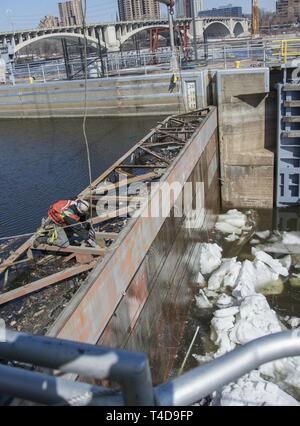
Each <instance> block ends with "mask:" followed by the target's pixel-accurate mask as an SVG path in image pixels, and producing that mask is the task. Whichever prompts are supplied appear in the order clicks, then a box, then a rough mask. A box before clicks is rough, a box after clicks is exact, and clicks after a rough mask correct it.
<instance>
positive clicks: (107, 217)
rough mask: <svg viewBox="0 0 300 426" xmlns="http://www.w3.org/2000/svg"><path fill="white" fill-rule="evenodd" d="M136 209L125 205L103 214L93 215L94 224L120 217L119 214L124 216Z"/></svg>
mask: <svg viewBox="0 0 300 426" xmlns="http://www.w3.org/2000/svg"><path fill="white" fill-rule="evenodd" d="M134 210H135V209H134V208H131V207H123V208H122V209H119V210H114V211H112V212H109V213H105V214H103V215H101V216H97V217H93V219H92V224H93V225H98V224H99V223H103V222H106V221H108V220H110V219H114V218H116V217H119V216H123V217H124V216H127V215H128V214H129V213H130V212H133V211H134Z"/></svg>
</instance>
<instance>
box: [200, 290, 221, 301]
mask: <svg viewBox="0 0 300 426" xmlns="http://www.w3.org/2000/svg"><path fill="white" fill-rule="evenodd" d="M203 291H204V293H205V294H206V296H207V297H208V298H209V299H217V298H218V297H219V294H218V293H217V292H216V291H213V290H209V289H208V288H205V289H204V290H203Z"/></svg>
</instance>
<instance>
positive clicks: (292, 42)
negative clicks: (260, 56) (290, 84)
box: [272, 38, 300, 64]
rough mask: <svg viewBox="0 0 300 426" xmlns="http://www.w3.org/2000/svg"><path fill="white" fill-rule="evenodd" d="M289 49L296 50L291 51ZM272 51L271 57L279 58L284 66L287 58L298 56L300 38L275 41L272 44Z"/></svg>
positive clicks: (299, 52)
mask: <svg viewBox="0 0 300 426" xmlns="http://www.w3.org/2000/svg"><path fill="white" fill-rule="evenodd" d="M291 48H292V49H295V48H296V49H297V50H291ZM272 49H273V50H274V51H275V53H274V54H273V55H274V56H279V59H280V60H281V62H283V63H284V64H286V63H287V62H288V59H289V58H292V57H298V56H300V38H290V39H283V40H275V41H274V42H273V43H272ZM298 49H299V50H298Z"/></svg>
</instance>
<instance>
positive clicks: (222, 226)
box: [215, 222, 242, 235]
mask: <svg viewBox="0 0 300 426" xmlns="http://www.w3.org/2000/svg"><path fill="white" fill-rule="evenodd" d="M215 228H216V229H217V231H220V232H222V233H223V234H237V235H241V233H242V229H241V228H237V227H236V226H233V225H231V224H230V223H226V222H217V223H216V226H215Z"/></svg>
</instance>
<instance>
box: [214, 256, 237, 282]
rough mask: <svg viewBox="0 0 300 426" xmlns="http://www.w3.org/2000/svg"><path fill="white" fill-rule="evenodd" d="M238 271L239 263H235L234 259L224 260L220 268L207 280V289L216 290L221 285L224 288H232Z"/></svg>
mask: <svg viewBox="0 0 300 426" xmlns="http://www.w3.org/2000/svg"><path fill="white" fill-rule="evenodd" d="M240 269H241V263H240V262H237V261H236V257H235V258H232V259H224V260H223V262H222V264H221V266H220V268H219V269H217V270H216V271H215V272H214V273H213V274H212V275H211V277H210V279H209V280H208V288H209V289H210V290H218V289H219V288H220V287H221V286H222V285H223V284H224V286H225V287H226V286H229V287H234V285H235V282H236V279H237V277H238V274H239V271H240Z"/></svg>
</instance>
